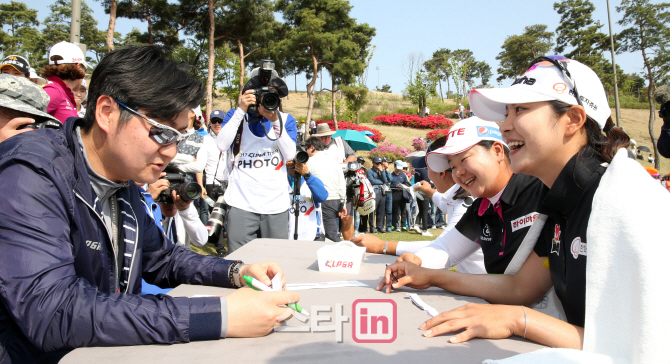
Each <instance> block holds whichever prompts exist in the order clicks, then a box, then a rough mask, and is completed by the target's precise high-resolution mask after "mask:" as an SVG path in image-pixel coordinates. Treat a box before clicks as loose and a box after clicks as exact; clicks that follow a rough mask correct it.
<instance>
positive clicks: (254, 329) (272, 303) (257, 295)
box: [226, 267, 300, 337]
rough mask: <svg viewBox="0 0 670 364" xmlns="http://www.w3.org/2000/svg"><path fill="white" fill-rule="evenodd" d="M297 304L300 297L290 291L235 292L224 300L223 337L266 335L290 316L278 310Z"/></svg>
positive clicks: (286, 312)
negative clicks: (225, 323)
mask: <svg viewBox="0 0 670 364" xmlns="http://www.w3.org/2000/svg"><path fill="white" fill-rule="evenodd" d="M243 268H244V267H243ZM256 279H258V278H256ZM299 300H300V295H298V294H297V293H295V292H290V291H276V292H262V291H254V290H253V289H251V288H248V287H243V288H240V289H238V290H236V291H235V292H233V293H232V294H230V295H228V296H226V302H227V306H228V332H227V337H259V336H265V335H267V334H269V333H270V332H272V330H273V329H274V328H275V327H276V326H280V325H281V324H282V322H283V321H284V320H287V319H289V318H290V317H291V316H292V314H293V310H292V309H290V308H288V307H278V306H279V305H286V304H289V303H296V302H298V301H299Z"/></svg>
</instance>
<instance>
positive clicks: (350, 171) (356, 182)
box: [344, 162, 361, 193]
mask: <svg viewBox="0 0 670 364" xmlns="http://www.w3.org/2000/svg"><path fill="white" fill-rule="evenodd" d="M359 169H361V164H360V163H358V162H349V163H347V169H346V170H345V171H344V181H345V183H346V185H347V193H349V190H350V189H351V188H353V187H358V186H360V184H361V180H360V178H359V177H358V175H357V174H356V171H358V170H359Z"/></svg>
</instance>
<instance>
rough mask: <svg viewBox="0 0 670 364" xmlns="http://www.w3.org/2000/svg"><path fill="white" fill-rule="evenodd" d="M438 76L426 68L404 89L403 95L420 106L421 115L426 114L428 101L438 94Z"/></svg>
mask: <svg viewBox="0 0 670 364" xmlns="http://www.w3.org/2000/svg"><path fill="white" fill-rule="evenodd" d="M436 86H437V78H436V77H434V76H433V77H431V75H430V74H429V73H428V72H426V71H425V70H420V71H418V72H417V73H416V75H415V76H414V77H413V78H412V80H411V81H409V82H408V83H407V87H405V89H404V90H403V91H402V95H403V97H405V98H406V99H408V100H410V101H411V102H412V104H414V105H416V106H418V107H419V115H420V116H423V115H425V114H426V101H427V100H428V99H429V98H431V97H436V96H437V91H436V89H435V88H436Z"/></svg>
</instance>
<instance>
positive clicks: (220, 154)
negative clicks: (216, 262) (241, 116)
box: [204, 110, 231, 258]
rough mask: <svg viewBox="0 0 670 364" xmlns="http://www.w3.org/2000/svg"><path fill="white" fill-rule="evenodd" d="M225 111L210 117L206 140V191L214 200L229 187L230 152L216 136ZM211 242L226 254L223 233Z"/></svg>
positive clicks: (218, 250)
mask: <svg viewBox="0 0 670 364" xmlns="http://www.w3.org/2000/svg"><path fill="white" fill-rule="evenodd" d="M224 115H225V114H224V113H223V111H221V110H214V111H212V114H211V115H210V117H209V135H208V136H206V137H205V140H207V139H211V140H212V143H207V144H208V152H207V164H206V165H205V177H204V178H205V192H206V194H207V196H209V198H211V199H212V200H213V201H215V202H216V201H218V200H219V197H221V196H223V194H224V193H225V192H226V188H227V187H228V175H229V174H230V165H231V160H230V152H229V151H227V150H226V151H221V150H219V147H218V146H217V145H216V138H217V136H218V135H219V132H220V131H221V129H222V127H221V123H223V117H224ZM207 206H208V207H209V212H210V213H211V212H212V208H213V206H209V205H207ZM210 239H211V242H212V243H213V244H214V246H215V248H216V253H217V254H218V256H219V257H221V258H223V257H224V256H225V255H226V239H225V236H224V234H223V233H219V234H213V235H212V236H211V237H210Z"/></svg>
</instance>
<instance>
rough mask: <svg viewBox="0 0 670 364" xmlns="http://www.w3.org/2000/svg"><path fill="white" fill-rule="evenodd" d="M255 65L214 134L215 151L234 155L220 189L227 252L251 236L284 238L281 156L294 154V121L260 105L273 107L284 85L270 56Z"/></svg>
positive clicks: (283, 158) (285, 183) (285, 197)
mask: <svg viewBox="0 0 670 364" xmlns="http://www.w3.org/2000/svg"><path fill="white" fill-rule="evenodd" d="M261 67H262V70H261V69H260V68H256V69H254V70H253V71H251V74H250V75H249V76H250V79H249V81H248V82H247V83H246V85H245V86H244V89H243V92H242V95H241V96H240V102H239V107H238V108H237V109H235V110H231V111H229V112H228V114H229V115H230V114H231V112H232V116H231V117H230V118H229V119H228V121H227V122H226V119H224V126H223V128H222V129H221V132H219V135H218V136H217V139H216V144H217V146H218V147H219V149H220V150H221V151H228V150H231V149H232V155H234V156H235V157H234V158H235V159H234V161H233V168H232V171H231V172H230V177H229V179H228V189H227V190H226V193H225V195H224V200H225V202H226V204H227V205H228V206H230V209H229V211H228V219H227V221H228V224H227V226H228V228H227V229H226V231H227V233H228V249H229V252H234V251H235V250H237V249H239V248H240V247H242V246H243V245H244V244H246V243H248V242H249V241H251V240H253V239H255V238H274V239H285V238H286V236H287V235H288V225H287V224H286V222H287V221H288V210H289V208H290V206H289V204H288V201H289V196H288V181H287V179H286V162H287V161H290V160H292V159H293V158H294V157H295V154H296V142H295V140H296V133H297V126H296V122H295V119H293V117H292V116H290V115H289V114H286V113H283V112H280V111H279V110H276V111H274V110H272V111H270V110H268V109H267V108H266V107H265V106H268V107H269V105H267V104H266V103H267V102H269V101H273V102H272V106H273V107H278V103H279V98H280V97H285V96H286V95H288V87H286V84H285V83H284V81H283V80H282V79H281V78H279V76H278V75H277V72H275V71H274V63H273V62H272V61H267V60H264V61H261ZM257 93H258V94H257ZM275 100H276V104H275V103H274V101H275ZM248 111H249V112H248ZM226 117H228V116H226ZM232 227H234V228H232Z"/></svg>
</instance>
